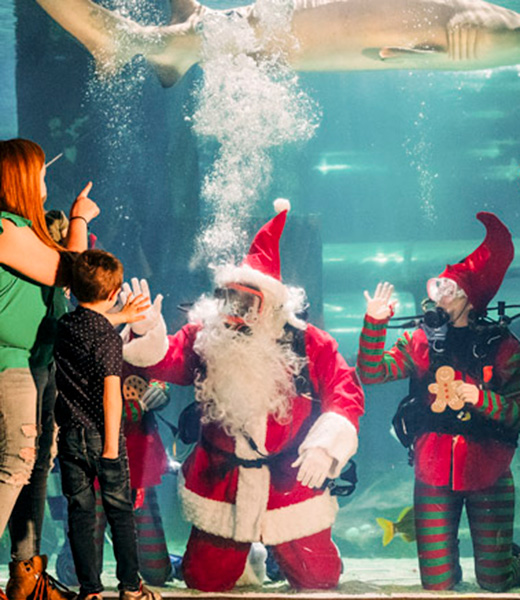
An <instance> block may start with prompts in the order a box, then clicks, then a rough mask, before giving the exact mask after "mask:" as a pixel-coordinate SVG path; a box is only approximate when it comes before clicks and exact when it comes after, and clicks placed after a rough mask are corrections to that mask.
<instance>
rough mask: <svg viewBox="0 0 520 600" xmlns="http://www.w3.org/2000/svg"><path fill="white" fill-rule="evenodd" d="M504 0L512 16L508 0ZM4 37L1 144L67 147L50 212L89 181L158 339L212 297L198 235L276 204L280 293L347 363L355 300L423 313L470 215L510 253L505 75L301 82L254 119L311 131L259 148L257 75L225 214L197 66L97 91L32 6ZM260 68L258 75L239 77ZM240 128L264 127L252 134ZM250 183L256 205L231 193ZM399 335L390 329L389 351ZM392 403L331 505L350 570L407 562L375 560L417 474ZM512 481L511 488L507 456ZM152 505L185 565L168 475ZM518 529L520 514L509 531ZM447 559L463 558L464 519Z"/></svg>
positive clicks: (378, 417) (74, 48)
mask: <svg viewBox="0 0 520 600" xmlns="http://www.w3.org/2000/svg"><path fill="white" fill-rule="evenodd" d="M167 4H168V3H167V2H164V3H160V2H159V1H157V2H153V1H152V0H143V2H137V1H136V0H134V1H133V2H130V0H129V1H128V3H127V4H126V5H125V4H124V2H122V1H120V2H118V3H116V2H112V3H111V4H110V3H106V5H107V6H119V7H121V6H126V10H127V12H128V14H129V15H130V16H132V17H133V18H135V19H140V20H144V21H148V22H160V21H161V20H164V19H167V14H168V11H167ZM501 4H502V5H503V6H506V7H508V8H511V9H513V10H518V11H520V0H511V1H510V2H507V3H506V2H504V3H501ZM235 5H238V3H236V4H235ZM212 6H213V7H217V8H222V7H223V3H221V2H216V1H215V2H213V3H212ZM225 6H226V7H229V6H232V4H231V3H227V4H226V5H225ZM0 28H1V29H0V57H1V58H0V135H1V136H2V137H8V136H14V135H21V136H27V137H31V138H34V139H35V140H37V141H38V142H39V143H40V144H41V145H42V146H43V147H44V148H45V150H46V152H47V154H48V156H49V157H52V156H54V155H55V154H58V153H59V152H64V153H65V158H64V159H61V160H60V161H58V162H57V163H55V165H54V166H53V167H51V169H50V170H49V174H48V180H49V190H50V193H49V202H50V203H52V204H53V205H54V207H58V208H65V207H66V206H68V205H69V203H70V200H71V199H72V198H73V197H74V195H75V193H77V192H78V191H79V190H80V189H81V188H82V186H83V184H84V183H85V182H86V181H88V180H90V179H92V180H93V181H94V189H93V193H92V197H93V198H95V199H96V200H97V201H98V202H99V204H100V206H101V210H102V215H101V216H100V218H99V219H98V221H97V222H96V223H95V224H94V225H93V232H94V233H95V234H96V235H97V236H98V238H99V244H100V245H101V246H102V247H105V248H106V249H108V250H110V251H113V252H114V253H116V254H118V255H119V256H120V257H121V258H122V259H123V261H124V264H125V270H126V272H127V273H128V274H129V275H130V276H133V275H137V276H146V277H148V278H149V279H150V282H151V284H152V288H153V290H154V291H155V292H159V291H161V292H162V293H164V294H165V304H164V310H165V315H166V319H167V322H168V325H169V328H170V330H171V331H174V330H175V329H176V328H177V327H179V326H180V325H181V324H182V323H183V315H182V314H181V313H180V312H179V311H177V309H176V305H177V304H178V303H179V302H187V301H192V300H194V299H195V298H197V297H198V296H199V295H200V293H202V292H203V291H204V290H207V289H209V285H210V284H209V279H208V274H207V271H206V269H205V263H204V261H205V260H206V259H207V254H204V253H203V254H202V256H203V259H202V262H200V261H199V262H198V263H196V264H195V267H194V268H192V269H190V268H189V265H190V264H194V263H193V259H194V256H197V252H198V249H199V247H198V244H199V242H200V239H201V238H200V236H201V228H202V231H206V230H205V229H204V227H205V226H206V225H207V224H209V225H211V223H212V220H213V219H214V216H215V214H224V215H228V214H231V215H233V216H234V217H236V222H237V223H239V224H240V228H239V231H238V238H237V239H238V241H237V240H236V239H233V240H232V241H233V243H235V242H236V245H235V246H233V250H234V251H237V252H238V250H240V249H243V248H244V245H245V242H246V241H247V240H249V239H250V233H251V232H252V231H255V229H256V228H257V227H258V225H259V224H261V223H263V222H264V221H265V220H266V219H267V218H268V217H269V216H270V215H271V214H272V209H271V205H272V200H273V199H275V198H277V197H286V198H289V199H290V200H291V204H292V213H291V217H290V219H289V224H288V227H287V232H286V236H285V237H284V240H283V244H282V263H283V273H284V280H285V281H287V282H289V283H292V284H298V285H303V286H304V287H305V288H306V290H307V292H308V295H309V297H310V300H311V309H310V316H311V320H312V321H314V322H316V323H317V324H318V325H320V326H323V327H324V328H325V329H327V330H328V331H329V332H330V333H331V334H332V335H333V336H334V337H335V338H336V339H337V340H338V342H339V346H340V350H341V351H342V353H343V354H344V355H345V357H346V358H347V360H348V361H349V363H351V364H352V363H353V362H354V361H355V353H356V350H357V339H358V335H359V329H360V326H361V322H362V316H363V313H364V308H365V303H364V299H363V290H365V289H368V290H373V289H374V287H375V285H376V284H377V282H378V281H380V280H388V281H391V282H393V283H394V284H395V285H396V290H397V292H398V294H399V300H400V305H399V308H398V314H400V315H406V314H417V312H419V305H420V301H421V300H422V297H423V293H424V287H423V283H422V282H425V281H426V280H427V278H428V277H431V276H434V275H437V274H438V273H439V272H440V271H442V270H443V268H444V266H445V264H446V263H448V262H449V263H452V262H456V261H457V260H459V259H460V258H462V257H464V256H466V255H467V254H468V253H469V252H470V251H471V250H473V249H474V248H475V247H476V245H477V244H478V243H479V242H480V240H481V239H482V238H483V234H484V232H483V227H482V225H481V224H480V223H479V222H478V221H477V220H476V219H475V214H476V212H478V211H480V210H488V211H492V212H495V213H496V214H497V215H498V216H499V217H500V218H501V219H503V220H504V222H505V223H506V224H507V225H508V227H509V228H510V230H511V232H512V234H513V237H514V238H515V239H516V242H517V247H519V246H518V240H519V238H520V186H519V182H520V135H519V134H520V106H519V103H518V98H519V93H520V70H519V69H518V67H508V68H501V69H494V70H486V71H477V72H468V73H465V72H454V73H447V72H428V71H397V70H396V71H390V72H385V73H382V72H370V73H302V74H300V76H299V80H298V82H297V88H296V90H297V91H295V89H292V88H291V91H292V93H294V94H296V96H291V102H290V103H289V104H290V106H292V107H294V105H295V104H294V103H295V102H299V101H301V100H302V97H301V96H297V94H298V93H300V92H301V93H303V94H304V99H303V104H302V106H301V108H302V113H298V114H293V113H291V112H290V110H289V108H290V107H289V106H288V104H287V103H284V102H285V101H284V99H283V98H282V97H281V96H282V94H281V95H280V101H279V102H276V103H273V104H272V105H271V104H268V105H267V108H266V109H265V110H266V115H278V116H280V115H282V116H284V115H288V114H289V116H290V118H291V119H293V120H292V121H291V123H292V124H295V123H299V122H300V121H299V119H302V118H304V116H305V115H306V116H307V118H308V119H309V121H308V122H309V123H310V124H311V125H312V126H314V125H317V127H316V128H315V130H314V131H313V135H312V137H311V133H312V132H309V131H307V132H303V133H302V134H301V136H300V137H299V138H298V136H297V135H296V134H294V127H293V128H291V127H289V128H288V129H284V130H283V131H284V135H283V136H281V139H280V141H279V143H276V144H274V143H272V144H270V142H272V141H273V137H274V135H275V133H276V131H270V132H269V135H267V134H265V131H262V127H263V126H264V127H267V126H272V123H271V122H270V120H269V118H268V117H267V116H265V115H264V116H260V117H259V116H258V113H259V111H260V110H261V108H262V105H261V101H262V102H267V103H269V101H271V102H272V98H273V94H276V93H278V92H280V88H277V89H276V90H273V93H272V94H271V95H270V99H269V98H263V99H262V100H261V101H260V98H261V97H262V96H261V91H262V89H264V88H263V87H262V86H263V85H264V84H265V82H263V81H262V80H261V79H258V80H256V79H255V83H254V84H253V83H251V84H250V86H249V88H248V89H246V88H244V90H243V93H244V94H245V96H244V98H245V101H244V102H242V103H241V104H240V105H239V106H240V110H241V111H242V110H246V109H247V110H250V111H251V113H249V114H245V115H244V114H242V113H241V114H240V115H239V114H236V115H235V117H234V118H231V119H230V122H229V127H230V128H232V129H233V128H234V129H233V131H234V133H235V134H236V137H233V138H232V144H231V145H232V149H234V151H235V152H236V154H235V155H233V156H240V152H241V150H242V151H244V152H245V150H244V148H245V147H246V145H247V144H246V142H251V139H253V141H254V142H255V143H254V144H252V145H251V147H250V148H249V147H248V149H247V152H248V153H249V154H248V156H249V157H250V158H251V157H252V156H254V157H255V160H257V163H255V165H256V167H255V168H257V170H256V171H253V170H251V172H249V173H248V174H246V173H245V171H237V173H236V174H235V176H236V179H235V180H233V182H232V183H233V185H235V187H230V188H227V190H228V191H227V194H228V195H227V196H226V197H227V198H228V199H229V196H231V203H230V204H225V203H224V204H222V202H220V196H218V195H217V200H215V202H214V203H213V204H212V203H211V202H210V201H209V200H208V197H209V196H205V191H204V178H205V177H206V176H210V177H211V176H212V173H213V170H212V169H213V167H214V165H215V161H216V160H217V159H218V158H219V147H218V144H217V143H216V142H215V140H214V139H211V138H209V137H205V136H203V135H201V134H200V133H197V132H196V131H195V129H194V128H196V123H197V121H196V120H195V121H194V119H195V115H196V112H197V109H199V108H200V106H199V104H198V100H200V96H198V95H197V90H198V89H200V86H201V85H202V82H203V79H202V77H203V76H202V71H201V69H200V68H198V67H194V68H193V69H192V70H191V71H190V72H189V73H188V74H187V75H186V76H185V77H184V78H183V80H182V81H181V82H180V83H178V84H177V85H176V86H175V87H172V88H165V89H163V88H162V87H161V86H160V84H159V83H158V81H157V79H156V77H155V75H154V73H153V72H152V71H151V69H150V68H149V67H148V66H147V65H146V64H145V62H144V61H143V60H141V59H139V58H137V59H135V60H134V61H133V62H132V64H131V65H128V66H127V67H125V69H124V70H123V72H122V73H121V74H120V75H119V76H116V77H115V78H113V79H109V80H105V81H100V80H98V79H96V77H95V76H94V73H93V65H92V61H91V59H90V57H89V56H88V55H87V53H86V52H85V51H84V50H83V48H81V47H80V46H79V45H78V44H77V43H76V42H75V41H73V40H72V39H71V38H70V36H68V35H66V34H64V33H63V32H62V30H61V29H60V28H59V27H58V26H56V25H55V24H53V23H52V22H51V21H50V20H49V19H48V18H46V17H45V15H43V13H41V11H40V10H39V9H38V7H37V6H36V5H34V4H33V3H30V2H29V3H28V2H27V1H26V0H25V1H23V0H18V1H17V2H16V17H15V11H14V3H11V1H10V0H9V1H6V0H4V2H3V3H2V6H1V7H0ZM215 68H216V69H218V68H222V65H221V64H216V65H215ZM247 68H250V65H248V67H247ZM223 75H224V74H223ZM256 75H257V72H256V71H255V70H254V68H253V70H252V71H251V76H256ZM255 86H257V87H255ZM246 87H247V86H246ZM283 89H286V88H283ZM298 107H300V105H298ZM288 111H289V112H288ZM305 111H307V112H305ZM223 114H224V116H222V115H223ZM302 115H303V116H302ZM239 117H240V118H239ZM224 118H229V115H227V117H226V114H225V113H219V112H217V113H215V115H213V121H212V122H211V124H212V125H213V126H215V127H216V125H217V124H220V125H222V126H223V128H224V129H225V127H226V126H227V125H226V123H227V122H226V121H225V120H222V119H224ZM257 118H258V120H255V119H257ZM248 119H249V124H252V123H253V122H254V123H256V124H257V125H258V128H259V129H255V131H254V132H253V131H252V129H251V130H250V131H248V130H247V124H248ZM262 119H264V120H263V121H262ZM199 123H200V122H199ZM239 123H240V124H244V123H245V127H244V130H242V131H237V128H238V124H239ZM311 129H312V127H311ZM262 133H263V134H264V135H262ZM293 134H294V135H293ZM253 135H255V136H256V137H253ZM240 136H242V137H240ZM284 136H285V137H284ZM260 146H261V147H262V152H261V153H258V154H256V153H257V152H258V149H259V147H260ZM228 159H229V157H228ZM251 162H253V161H252V159H251ZM225 164H226V165H228V166H227V167H226V168H229V164H230V163H225ZM226 172H228V171H226ZM248 177H249V179H248ZM227 183H229V182H227ZM227 183H226V185H227ZM222 185H224V184H222ZM240 186H242V187H240ZM244 189H247V190H249V191H251V190H253V191H254V192H255V193H253V194H252V195H250V196H249V195H244V196H243V197H242V196H240V194H242V193H243V192H244ZM237 190H238V191H237ZM235 192H236V196H233V194H234V193H235ZM239 198H243V200H240V202H239V201H238V199H239ZM219 211H221V212H219ZM223 222H225V223H228V221H226V219H224V221H223ZM217 223H218V224H220V222H217ZM242 229H243V230H245V231H246V232H248V233H247V234H242ZM220 230H222V229H220ZM232 233H233V234H235V233H236V231H235V230H233V232H232ZM214 242H215V237H213V238H212V240H211V243H210V244H209V246H208V245H206V247H205V252H206V253H207V252H208V248H209V250H211V249H213V250H215V252H217V251H219V250H220V249H219V248H215V243H214ZM227 242H228V239H226V240H224V241H223V242H222V243H227ZM212 244H213V245H212ZM206 262H207V261H206ZM519 272H520V263H519V259H516V260H515V262H514V263H513V265H512V267H511V268H510V270H509V273H508V276H507V277H506V280H505V282H504V284H503V287H502V290H501V292H500V293H499V295H498V296H497V298H498V299H500V300H505V301H507V302H511V303H518V302H519V299H520V298H519V295H518V290H519V289H520V288H519V282H518V276H519ZM398 334H399V332H398V331H396V332H392V333H391V334H390V335H389V340H388V341H389V342H390V341H393V340H394V339H395V338H396V336H397V335H398ZM406 392H407V386H406V385H405V384H398V383H396V384H390V385H388V386H385V387H384V388H371V389H367V390H366V415H365V417H364V418H363V420H362V423H361V432H360V450H359V453H358V456H357V459H356V460H357V462H358V469H359V478H360V481H359V484H358V490H357V491H356V492H355V494H354V495H353V496H352V497H351V498H349V499H347V500H345V501H342V504H341V509H340V513H339V516H338V519H337V522H336V525H335V529H334V535H335V541H336V543H337V544H338V546H339V548H340V550H341V552H342V556H343V557H344V559H345V561H346V565H347V568H348V559H349V558H356V559H360V558H366V559H371V558H377V559H378V560H382V559H385V558H388V559H390V558H393V559H395V558H410V559H412V558H413V557H414V556H415V547H414V545H413V544H406V543H405V542H404V541H403V540H401V539H395V540H394V541H393V542H392V543H391V544H390V545H389V546H388V547H386V548H383V546H382V543H381V538H382V532H381V530H380V528H379V526H378V525H377V524H376V521H375V519H376V517H386V518H390V519H395V518H396V517H397V516H398V515H399V513H400V512H401V510H402V509H403V508H404V507H406V506H408V505H410V504H411V503H412V480H413V474H412V469H411V468H410V467H408V465H407V464H406V462H407V457H406V452H405V450H404V449H403V448H402V447H401V446H400V445H399V443H398V442H397V441H396V440H395V439H394V437H392V435H391V434H390V421H391V418H392V416H393V414H394V412H395V408H396V406H397V403H398V401H399V400H400V399H401V398H402V397H403V396H404V395H406ZM175 394H176V395H175V400H176V402H173V403H172V405H170V407H169V408H168V412H167V414H166V416H167V417H168V418H169V419H170V420H172V421H175V420H176V417H177V415H178V412H179V410H180V408H181V407H182V406H184V405H185V404H186V403H187V402H189V401H190V400H191V392H190V391H189V390H188V391H186V390H180V391H177V392H176V393H175ZM161 433H162V436H163V440H164V443H165V445H166V446H167V447H168V449H169V450H170V449H171V446H172V439H171V436H170V434H169V432H168V430H167V428H166V427H163V426H162V425H161ZM183 450H184V449H183ZM514 472H515V475H516V477H517V480H518V479H519V476H520V473H519V467H518V464H517V463H515V464H514ZM160 499H161V506H162V511H163V518H164V522H165V527H166V531H167V535H168V541H169V546H170V550H171V551H174V552H177V553H182V551H183V547H184V543H185V540H186V536H187V533H188V529H189V528H188V525H187V524H186V523H184V522H183V520H182V518H181V517H180V510H179V505H178V502H177V499H176V492H175V477H174V476H173V475H168V476H166V477H165V481H164V484H163V486H162V488H161V490H160ZM518 523H519V521H518V517H517V523H516V524H517V534H518V533H520V532H519V531H518V529H519V526H518ZM46 535H47V537H46V544H47V546H48V547H47V552H48V553H49V554H51V555H54V554H55V550H56V547H57V545H59V543H61V540H62V535H61V534H60V533H56V531H54V529H53V528H52V527H51V526H50V524H49V525H48V529H47V534H46ZM517 537H518V535H517ZM461 553H462V555H463V557H465V558H466V559H467V558H468V557H469V556H471V546H470V539H469V532H468V528H467V525H466V524H464V523H463V525H462V527H461Z"/></svg>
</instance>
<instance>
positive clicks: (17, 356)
mask: <svg viewBox="0 0 520 600" xmlns="http://www.w3.org/2000/svg"><path fill="white" fill-rule="evenodd" d="M2 219H9V221H11V222H12V223H14V224H15V225H16V226H17V227H30V226H31V222H30V221H29V220H28V219H24V218H23V217H19V216H18V215H13V214H11V213H8V212H2V211H0V235H1V234H2V233H3V231H4V230H3V222H2ZM48 290H49V288H48V287H47V286H44V285H41V284H38V283H36V282H35V281H32V280H31V279H28V278H26V277H24V276H23V275H21V274H20V273H18V272H16V271H14V270H12V269H10V268H9V267H7V266H5V265H3V264H1V263H0V371H5V369H13V368H28V367H29V357H30V354H31V351H32V349H33V347H34V346H35V342H36V337H37V334H38V329H39V327H40V325H41V324H42V321H43V319H44V317H45V315H46V314H47V306H46V304H45V299H46V298H48V296H49V295H50V294H49V291H48Z"/></svg>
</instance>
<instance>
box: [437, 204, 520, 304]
mask: <svg viewBox="0 0 520 600" xmlns="http://www.w3.org/2000/svg"><path fill="white" fill-rule="evenodd" d="M477 219H478V220H479V221H481V222H482V223H483V224H484V225H485V227H486V237H485V239H484V241H483V242H482V244H480V246H479V247H478V248H477V249H476V250H474V251H473V252H472V253H471V254H470V255H469V256H467V257H466V258H464V259H463V260H461V261H460V262H458V263H456V264H454V265H447V266H446V268H445V269H444V271H443V272H442V273H441V274H440V275H439V277H446V278H448V279H452V280H453V281H455V282H456V283H457V285H458V286H459V287H460V288H462V289H463V290H464V292H465V293H466V295H467V297H468V299H469V301H470V303H471V304H472V305H473V307H474V309H475V311H476V312H477V313H482V312H484V311H485V310H486V307H487V305H488V304H489V302H491V300H492V298H493V297H494V295H495V294H496V293H497V292H498V288H499V287H500V285H501V283H502V280H503V279H504V276H505V274H506V271H507V269H508V267H509V265H510V264H511V262H512V260H513V257H514V254H515V249H514V246H513V241H512V239H511V233H510V231H509V229H508V228H507V227H506V226H505V225H504V223H502V221H501V220H500V219H499V218H498V217H497V216H496V215H494V214H493V213H490V212H479V213H477Z"/></svg>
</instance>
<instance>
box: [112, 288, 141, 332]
mask: <svg viewBox="0 0 520 600" xmlns="http://www.w3.org/2000/svg"><path fill="white" fill-rule="evenodd" d="M149 308H150V298H149V296H145V295H144V294H139V295H138V296H134V295H132V294H130V296H128V297H127V298H126V300H125V303H124V305H123V307H122V308H121V310H120V311H119V312H116V313H111V314H110V315H107V318H109V320H110V322H111V323H112V325H120V324H121V323H137V322H138V321H143V320H144V319H146V311H147V310H148V309H149Z"/></svg>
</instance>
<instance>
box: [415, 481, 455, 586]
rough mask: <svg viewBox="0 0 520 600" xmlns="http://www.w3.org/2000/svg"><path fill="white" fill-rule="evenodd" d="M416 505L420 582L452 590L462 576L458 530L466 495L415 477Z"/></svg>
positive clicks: (424, 584)
mask: <svg viewBox="0 0 520 600" xmlns="http://www.w3.org/2000/svg"><path fill="white" fill-rule="evenodd" d="M414 505H415V528H416V533H417V552H418V556H419V570H420V572H421V583H422V585H423V587H424V588H425V589H427V590H449V589H451V588H452V587H453V586H454V585H455V584H456V583H458V581H459V580H460V564H459V552H458V541H457V532H458V528H459V522H460V515H461V512H462V505H463V497H462V496H461V495H460V494H458V493H455V492H452V491H450V490H449V489H448V488H440V487H433V486H430V485H426V484H424V483H421V482H420V481H416V482H415V498H414Z"/></svg>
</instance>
